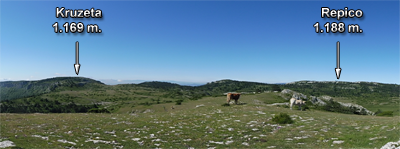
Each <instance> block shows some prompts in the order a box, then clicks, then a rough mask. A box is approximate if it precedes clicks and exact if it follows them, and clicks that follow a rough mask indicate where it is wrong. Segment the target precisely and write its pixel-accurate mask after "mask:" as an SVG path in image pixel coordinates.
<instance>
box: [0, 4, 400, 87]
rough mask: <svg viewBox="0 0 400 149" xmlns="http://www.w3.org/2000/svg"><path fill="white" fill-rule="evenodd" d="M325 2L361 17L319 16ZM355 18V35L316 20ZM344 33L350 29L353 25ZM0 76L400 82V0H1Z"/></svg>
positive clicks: (273, 81)
mask: <svg viewBox="0 0 400 149" xmlns="http://www.w3.org/2000/svg"><path fill="white" fill-rule="evenodd" d="M56 7H65V8H66V9H91V8H92V7H93V8H95V9H101V10H102V13H103V18H81V19H76V18H56V17H55V14H56ZM321 7H329V8H330V9H336V10H337V9H344V7H348V9H354V10H356V9H361V10H362V11H363V13H364V15H363V17H362V18H356V17H355V18H342V19H341V20H340V21H338V20H337V19H336V18H321ZM55 22H58V23H59V27H62V24H64V23H65V22H82V23H84V25H85V26H86V25H87V24H97V25H98V26H99V27H100V29H102V31H103V32H102V33H100V34H94V33H75V34H73V33H54V29H53V27H52V24H54V23H55ZM316 22H319V23H320V27H321V28H322V27H323V24H325V23H326V22H343V23H345V24H346V26H347V25H348V24H358V25H359V26H360V28H361V29H362V30H363V33H361V34H355V33H318V34H317V33H315V28H314V27H313V25H314V23H316ZM346 31H347V30H346ZM0 32H1V51H0V80H39V79H44V78H49V77H55V76H77V75H76V74H75V71H74V68H73V64H74V63H75V57H74V56H75V42H76V41H79V43H80V64H81V65H82V66H81V69H80V73H79V76H81V77H89V78H93V79H97V80H109V79H111V80H120V81H121V82H124V80H125V81H127V80H159V81H165V80H169V81H181V82H198V83H205V82H211V81H215V80H220V79H234V80H242V81H257V82H266V83H282V82H293V81H300V80H315V81H335V80H337V79H336V76H335V72H334V68H335V67H336V42H337V41H340V43H341V68H342V73H341V77H340V80H339V81H369V82H382V83H396V84H399V82H400V81H399V76H400V75H399V68H400V67H399V64H400V63H399V62H400V61H399V1H384V2H377V1H355V2H348V1H346V2H344V1H343V2H337V1H332V2H325V1H302V2H294V1H283V2H277V1H252V2H245V1H197V2H190V1H151V2H146V1H120V2H108V1H84V2H80V1H79V2H78V1H74V2H65V1H17V2H12V1H1V30H0Z"/></svg>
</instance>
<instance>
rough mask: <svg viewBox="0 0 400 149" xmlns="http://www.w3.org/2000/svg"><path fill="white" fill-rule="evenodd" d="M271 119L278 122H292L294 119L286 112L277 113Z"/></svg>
mask: <svg viewBox="0 0 400 149" xmlns="http://www.w3.org/2000/svg"><path fill="white" fill-rule="evenodd" d="M272 121H274V122H275V123H278V124H292V123H294V121H293V120H292V118H291V117H290V116H289V115H288V114H286V113H279V114H278V115H275V116H274V117H273V118H272Z"/></svg>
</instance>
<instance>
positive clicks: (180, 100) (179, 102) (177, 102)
mask: <svg viewBox="0 0 400 149" xmlns="http://www.w3.org/2000/svg"><path fill="white" fill-rule="evenodd" d="M182 102H183V100H182V99H179V100H176V101H175V104H176V105H181V104H182Z"/></svg>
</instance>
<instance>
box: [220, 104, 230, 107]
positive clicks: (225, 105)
mask: <svg viewBox="0 0 400 149" xmlns="http://www.w3.org/2000/svg"><path fill="white" fill-rule="evenodd" d="M221 106H224V107H227V106H230V104H229V103H224V104H222V105H221Z"/></svg>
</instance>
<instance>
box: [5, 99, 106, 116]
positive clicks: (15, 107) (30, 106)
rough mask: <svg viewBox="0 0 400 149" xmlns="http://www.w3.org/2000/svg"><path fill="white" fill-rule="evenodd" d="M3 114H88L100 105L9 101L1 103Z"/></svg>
mask: <svg viewBox="0 0 400 149" xmlns="http://www.w3.org/2000/svg"><path fill="white" fill-rule="evenodd" d="M0 104H1V105H0V112H1V113H86V112H89V110H90V109H97V108H99V106H98V105H96V104H92V105H77V104H75V103H74V102H70V103H67V104H62V103H60V102H59V101H58V100H54V101H49V100H47V99H39V100H37V98H36V100H35V99H32V101H28V100H26V99H25V100H23V101H14V100H7V101H2V102H1V103H0Z"/></svg>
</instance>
